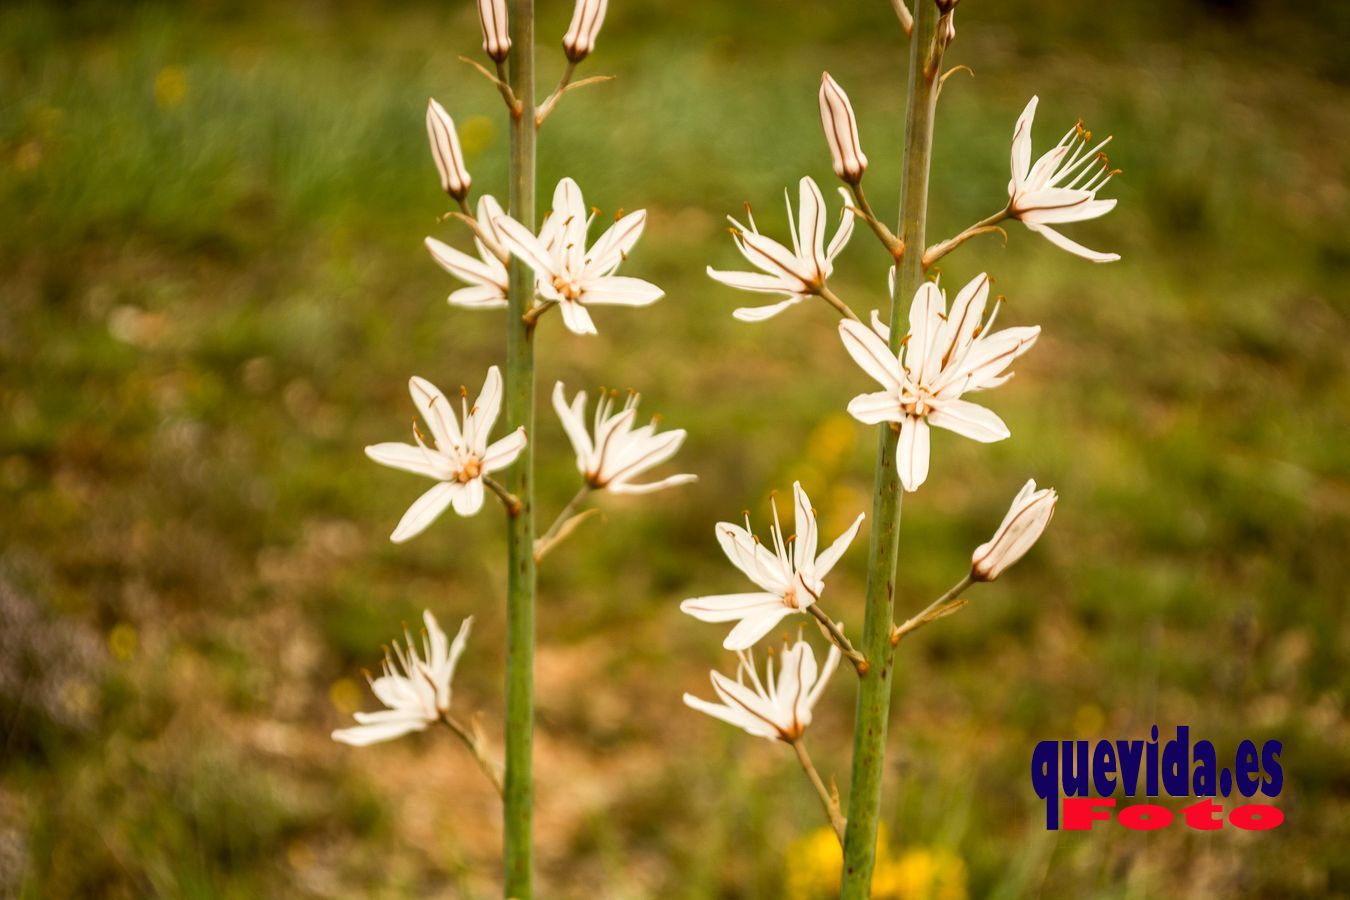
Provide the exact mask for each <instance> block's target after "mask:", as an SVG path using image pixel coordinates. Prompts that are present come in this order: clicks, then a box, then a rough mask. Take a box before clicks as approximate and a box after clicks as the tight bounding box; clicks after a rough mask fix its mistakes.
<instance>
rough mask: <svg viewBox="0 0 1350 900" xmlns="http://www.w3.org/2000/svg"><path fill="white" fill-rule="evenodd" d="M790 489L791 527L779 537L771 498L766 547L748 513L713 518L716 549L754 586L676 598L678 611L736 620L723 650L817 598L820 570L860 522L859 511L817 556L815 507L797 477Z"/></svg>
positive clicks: (743, 643) (825, 570) (750, 640)
mask: <svg viewBox="0 0 1350 900" xmlns="http://www.w3.org/2000/svg"><path fill="white" fill-rule="evenodd" d="M792 495H793V505H794V508H795V513H796V527H797V533H796V535H795V537H794V538H785V537H784V535H783V527H782V525H781V524H779V521H778V504H777V503H775V504H774V505H773V527H772V528H771V529H770V532H769V533H770V535H771V539H772V541H773V552H772V553H770V552H769V551H768V550H767V549H765V547H764V546H763V545H762V544H761V543H760V542H759V539H758V538H756V537H755V536H754V535H753V534H751V532H750V528H749V526H750V517H749V515H747V516H746V522H745V524H746V527H745V528H742V527H741V526H739V525H734V524H732V523H731V522H718V523H717V541H718V543H720V544H721V545H722V552H723V553H725V554H726V555H727V558H728V559H730V560H731V563H732V565H734V566H735V567H736V568H738V569H740V570H741V571H742V572H744V573H745V575H746V577H748V578H749V579H750V580H751V581H753V582H754V583H755V584H756V585H758V586H759V588H760V590H759V591H758V592H755V593H748V594H723V595H720V596H716V597H695V598H693V599H691V600H686V601H684V602H683V603H681V604H680V610H681V611H683V612H686V613H688V614H689V615H691V616H693V617H694V618H696V619H698V620H700V621H703V622H732V621H736V622H737V625H736V627H734V628H732V629H731V633H730V634H728V635H727V638H726V640H725V641H723V642H722V646H723V647H726V648H727V649H728V650H744V649H746V648H747V647H750V646H751V645H753V644H754V643H755V642H756V641H758V640H759V639H760V638H762V637H764V635H766V634H768V633H769V632H770V631H771V630H773V627H774V626H775V625H777V624H778V623H779V622H781V621H782V620H783V618H784V617H785V616H788V615H791V614H792V613H797V612H804V611H805V610H807V609H809V608H810V607H811V604H813V603H815V602H816V601H817V600H819V599H820V595H821V592H822V591H823V590H824V589H825V576H826V575H828V574H829V573H830V570H831V569H833V568H834V564H835V563H837V562H838V561H839V557H841V556H843V555H844V551H845V550H847V549H848V545H849V544H850V543H852V542H853V538H854V537H855V536H856V535H857V534H858V526H860V525H862V520H863V516H862V514H861V513H859V514H858V518H856V519H854V520H853V524H852V525H851V526H850V527H849V528H848V530H847V531H845V532H844V533H843V534H842V535H840V536H839V537H838V538H837V539H836V540H835V542H834V543H833V544H831V545H830V546H829V547H828V548H827V549H826V550H825V552H824V553H821V554H820V555H819V556H817V555H816V540H817V533H816V512H815V510H814V509H812V508H811V498H810V497H807V496H806V491H804V490H802V486H801V484H800V483H794V484H793V485H792Z"/></svg>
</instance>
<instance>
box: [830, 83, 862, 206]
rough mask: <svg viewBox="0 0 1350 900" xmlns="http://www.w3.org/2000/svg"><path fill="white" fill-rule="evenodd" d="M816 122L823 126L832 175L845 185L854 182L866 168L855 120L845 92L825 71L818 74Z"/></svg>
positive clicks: (860, 177)
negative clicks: (818, 106)
mask: <svg viewBox="0 0 1350 900" xmlns="http://www.w3.org/2000/svg"><path fill="white" fill-rule="evenodd" d="M820 124H821V125H823V126H824V127H825V142H826V143H827V144H829V145H830V161H831V162H832V163H833V164H834V174H836V175H838V176H839V177H840V178H842V179H843V180H844V181H846V182H848V183H849V184H857V183H858V182H859V181H860V180H861V179H862V176H863V172H864V171H865V170H866V169H867V155H866V154H864V153H863V151H862V142H861V141H860V140H859V139H858V119H857V118H856V117H855V116H854V115H853V107H852V106H851V105H850V104H849V102H848V94H845V93H844V89H843V88H841V87H840V86H839V82H837V81H835V80H834V79H833V78H831V77H830V73H829V72H825V73H823V74H822V75H821V76H820Z"/></svg>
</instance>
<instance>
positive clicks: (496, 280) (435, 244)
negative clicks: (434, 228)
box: [423, 237, 505, 284]
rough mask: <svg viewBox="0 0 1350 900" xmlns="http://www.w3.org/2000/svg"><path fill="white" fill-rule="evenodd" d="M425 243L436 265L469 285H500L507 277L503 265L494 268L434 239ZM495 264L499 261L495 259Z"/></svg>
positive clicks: (498, 264)
mask: <svg viewBox="0 0 1350 900" xmlns="http://www.w3.org/2000/svg"><path fill="white" fill-rule="evenodd" d="M423 243H424V244H425V245H426V248H427V250H428V251H429V252H430V253H431V258H432V259H434V260H435V261H436V264H437V265H439V266H440V267H441V268H442V269H444V270H445V271H447V272H449V273H450V274H451V275H453V276H455V277H456V278H458V279H459V280H460V281H467V282H468V283H469V284H500V283H501V281H502V276H504V275H505V271H504V270H503V269H502V266H501V263H497V265H496V266H495V267H493V266H491V265H489V264H487V263H485V262H483V261H482V260H481V259H475V258H474V257H472V256H470V255H469V254H467V253H462V252H460V251H459V250H456V249H455V248H454V247H451V246H450V245H449V244H446V243H443V242H441V241H438V240H436V239H435V238H433V237H429V238H426V239H425V241H424V242H423ZM493 262H494V263H496V262H497V261H496V260H495V259H494V260H493Z"/></svg>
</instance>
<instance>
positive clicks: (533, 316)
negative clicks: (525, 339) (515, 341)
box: [521, 300, 558, 330]
mask: <svg viewBox="0 0 1350 900" xmlns="http://www.w3.org/2000/svg"><path fill="white" fill-rule="evenodd" d="M557 305H558V301H557V300H542V301H538V302H536V303H535V304H534V306H531V307H530V308H529V309H528V310H526V312H525V315H523V316H521V319H522V320H523V321H524V322H525V327H527V328H529V329H531V330H533V329H534V326H536V325H538V324H539V317H540V316H542V315H543V314H544V313H546V312H548V311H549V310H550V309H552V308H553V307H555V306H557Z"/></svg>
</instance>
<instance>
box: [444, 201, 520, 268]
mask: <svg viewBox="0 0 1350 900" xmlns="http://www.w3.org/2000/svg"><path fill="white" fill-rule="evenodd" d="M459 205H460V211H459V212H455V211H454V210H451V211H450V212H448V213H446V214H445V215H444V216H442V217H441V220H442V221H444V220H445V219H458V220H459V221H461V222H463V223H464V224H465V225H467V226H469V230H470V231H472V232H473V236H474V237H476V238H478V240H480V241H482V242H483V246H484V247H486V248H487V249H488V252H489V253H491V254H492V255H493V256H495V257H497V258H498V259H499V260H501V261H502V264H503V265H505V264H506V263H508V262H510V261H511V254H510V253H507V252H506V248H504V247H502V246H501V245H500V244H498V243H497V242H496V241H494V240H493V239H492V237H491V235H489V234H488V233H487V230H486V229H485V228H483V226H482V224H481V223H479V221H478V218H477V217H476V216H475V215H474V214H473V212H472V211H470V209H469V201H468V200H467V199H464V200H461V201H459Z"/></svg>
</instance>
